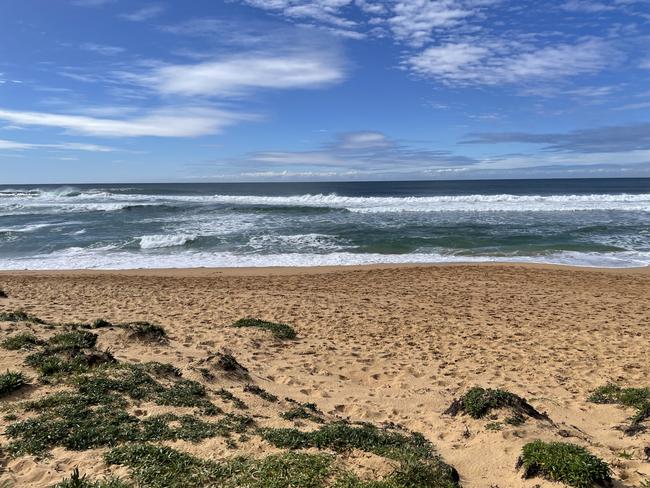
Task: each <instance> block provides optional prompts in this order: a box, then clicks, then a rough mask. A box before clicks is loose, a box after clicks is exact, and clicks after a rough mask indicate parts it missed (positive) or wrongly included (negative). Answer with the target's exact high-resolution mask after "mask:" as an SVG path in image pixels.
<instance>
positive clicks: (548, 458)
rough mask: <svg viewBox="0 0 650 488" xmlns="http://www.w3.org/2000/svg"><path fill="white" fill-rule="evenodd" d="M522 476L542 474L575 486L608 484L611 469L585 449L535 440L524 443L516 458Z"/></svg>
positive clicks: (587, 486) (567, 444)
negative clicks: (522, 470) (522, 471)
mask: <svg viewBox="0 0 650 488" xmlns="http://www.w3.org/2000/svg"><path fill="white" fill-rule="evenodd" d="M520 468H523V469H524V474H523V476H524V478H533V477H536V476H541V477H543V478H546V479H548V480H551V481H561V482H563V483H566V484H567V485H569V486H575V487H576V488H592V487H593V486H594V485H598V486H608V485H609V484H610V482H611V470H610V468H609V466H608V465H607V463H605V462H604V461H602V460H601V459H599V458H597V457H596V456H594V455H592V454H590V453H589V451H587V450H586V449H584V448H582V447H580V446H576V445H575V444H569V443H565V442H549V443H547V442H542V441H539V440H538V441H534V442H531V443H528V444H526V445H525V446H524V447H523V449H522V452H521V456H520V457H519V460H518V461H517V469H520Z"/></svg>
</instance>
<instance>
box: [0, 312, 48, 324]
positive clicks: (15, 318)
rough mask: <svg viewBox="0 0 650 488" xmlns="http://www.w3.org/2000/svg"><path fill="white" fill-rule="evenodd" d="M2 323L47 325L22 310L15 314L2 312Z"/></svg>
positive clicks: (0, 314) (0, 319) (0, 313)
mask: <svg viewBox="0 0 650 488" xmlns="http://www.w3.org/2000/svg"><path fill="white" fill-rule="evenodd" d="M0 322H31V323H32V324H46V323H47V322H45V321H44V320H41V319H39V318H38V317H34V316H33V315H30V314H28V313H27V312H24V311H22V310H15V311H13V312H0Z"/></svg>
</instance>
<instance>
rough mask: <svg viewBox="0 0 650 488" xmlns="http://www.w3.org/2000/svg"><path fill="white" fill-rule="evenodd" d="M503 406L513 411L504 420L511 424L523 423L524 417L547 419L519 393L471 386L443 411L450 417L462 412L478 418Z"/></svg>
mask: <svg viewBox="0 0 650 488" xmlns="http://www.w3.org/2000/svg"><path fill="white" fill-rule="evenodd" d="M503 408H507V409H509V410H510V411H512V413H513V415H512V416H511V417H509V418H508V419H507V420H506V422H507V423H509V424H511V425H519V424H521V423H523V421H524V420H525V417H531V418H534V419H538V420H549V418H548V416H547V415H546V414H545V413H540V412H539V411H537V410H536V409H535V408H534V407H533V406H532V405H531V404H530V403H528V402H527V401H526V400H525V399H524V398H522V397H520V396H519V395H515V394H514V393H511V392H509V391H506V390H499V389H496V390H493V389H489V388H488V389H486V388H481V387H474V388H471V389H470V390H468V391H467V392H466V393H465V394H464V395H463V396H461V397H460V398H457V399H455V400H454V401H453V402H452V404H451V405H450V406H449V408H448V409H447V410H446V411H445V413H446V414H448V415H451V416H452V417H454V416H456V415H458V414H459V413H464V414H467V415H469V416H470V417H472V418H475V419H479V418H483V417H485V416H486V415H488V414H489V413H490V412H491V411H492V410H498V409H503Z"/></svg>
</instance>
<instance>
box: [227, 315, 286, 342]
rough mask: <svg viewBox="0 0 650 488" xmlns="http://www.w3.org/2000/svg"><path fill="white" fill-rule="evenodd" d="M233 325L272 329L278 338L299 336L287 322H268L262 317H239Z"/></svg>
mask: <svg viewBox="0 0 650 488" xmlns="http://www.w3.org/2000/svg"><path fill="white" fill-rule="evenodd" d="M232 326H233V327H257V328H258V329H264V330H268V331H271V332H272V333H273V336H274V337H275V338H276V339H295V338H296V337H297V334H296V331H295V330H294V329H293V327H291V326H290V325H287V324H279V323H276V322H267V321H266V320H260V319H251V318H246V319H239V320H238V321H237V322H235V323H234V324H232Z"/></svg>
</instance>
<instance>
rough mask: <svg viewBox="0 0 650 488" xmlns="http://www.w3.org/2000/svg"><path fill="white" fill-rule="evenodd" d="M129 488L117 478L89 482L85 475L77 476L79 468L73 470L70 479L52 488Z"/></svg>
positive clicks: (128, 485) (65, 479)
mask: <svg viewBox="0 0 650 488" xmlns="http://www.w3.org/2000/svg"><path fill="white" fill-rule="evenodd" d="M131 486H132V485H130V484H127V483H125V482H124V481H122V480H120V479H118V478H107V479H104V480H98V481H90V480H89V479H88V477H87V476H86V475H85V474H84V475H83V476H82V475H81V474H79V468H74V469H73V470H72V474H71V475H70V478H64V479H63V480H62V481H61V482H59V483H57V484H56V485H54V488H130V487H131Z"/></svg>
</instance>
